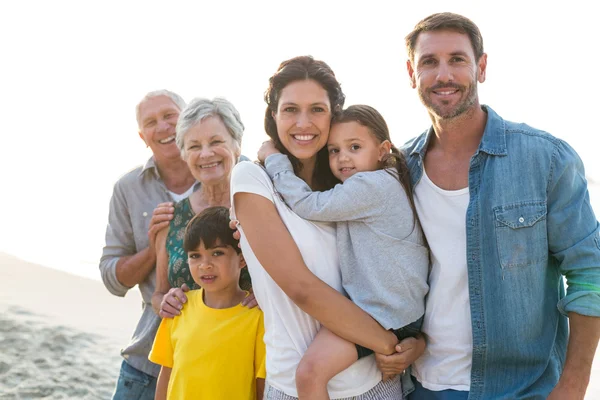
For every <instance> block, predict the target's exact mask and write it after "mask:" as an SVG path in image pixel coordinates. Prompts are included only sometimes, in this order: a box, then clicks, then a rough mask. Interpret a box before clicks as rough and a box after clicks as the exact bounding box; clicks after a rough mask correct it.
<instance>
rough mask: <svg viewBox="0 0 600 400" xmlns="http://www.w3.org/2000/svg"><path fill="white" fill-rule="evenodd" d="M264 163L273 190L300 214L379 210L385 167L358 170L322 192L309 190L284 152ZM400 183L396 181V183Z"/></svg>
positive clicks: (338, 217)
mask: <svg viewBox="0 0 600 400" xmlns="http://www.w3.org/2000/svg"><path fill="white" fill-rule="evenodd" d="M265 167H266V169H267V172H268V174H269V176H270V177H271V179H272V180H273V184H274V186H275V189H276V190H277V192H279V193H280V194H281V195H282V196H283V199H284V200H285V202H286V203H287V204H288V206H290V208H291V209H292V210H293V211H294V212H295V213H296V214H298V215H299V216H300V217H302V218H305V219H310V220H313V221H329V222H336V221H356V220H361V219H364V218H368V217H371V216H372V215H374V214H380V213H381V212H382V211H381V207H380V205H382V204H386V205H387V202H383V201H381V200H383V197H384V196H385V187H387V185H389V182H390V181H389V179H390V178H391V179H394V178H393V177H392V176H390V175H389V174H388V173H387V172H386V171H383V170H379V171H373V172H359V173H357V174H355V175H353V176H352V177H350V178H348V179H347V180H346V181H345V182H344V183H343V184H338V185H336V186H335V187H334V188H333V189H331V190H327V191H325V192H313V191H312V190H311V188H310V187H309V186H308V185H307V184H306V182H304V181H303V180H302V179H300V178H299V177H298V176H296V174H295V173H294V170H293V167H292V164H291V163H290V161H289V159H288V157H287V156H286V155H284V154H273V155H270V156H269V157H267V159H266V160H265ZM399 184H400V183H398V185H399Z"/></svg>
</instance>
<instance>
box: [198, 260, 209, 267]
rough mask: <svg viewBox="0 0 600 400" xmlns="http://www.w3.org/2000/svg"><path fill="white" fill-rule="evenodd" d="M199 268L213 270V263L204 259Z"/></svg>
mask: <svg viewBox="0 0 600 400" xmlns="http://www.w3.org/2000/svg"><path fill="white" fill-rule="evenodd" d="M198 266H199V267H200V269H201V270H207V269H210V268H212V262H211V261H210V260H206V259H203V260H202V261H200V263H199V264H198Z"/></svg>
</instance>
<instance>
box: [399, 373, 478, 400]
mask: <svg viewBox="0 0 600 400" xmlns="http://www.w3.org/2000/svg"><path fill="white" fill-rule="evenodd" d="M413 382H414V383H415V390H414V392H412V393H411V394H409V395H408V400H467V398H468V397H469V392H464V391H460V390H452V389H447V390H440V391H437V392H436V391H433V390H429V389H425V388H424V387H423V386H421V384H420V383H419V381H418V380H416V379H415V378H413Z"/></svg>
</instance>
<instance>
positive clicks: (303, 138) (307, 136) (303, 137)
mask: <svg viewBox="0 0 600 400" xmlns="http://www.w3.org/2000/svg"><path fill="white" fill-rule="evenodd" d="M316 136H317V135H294V139H296V140H313V139H314V138H315V137H316Z"/></svg>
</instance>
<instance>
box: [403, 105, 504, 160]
mask: <svg viewBox="0 0 600 400" xmlns="http://www.w3.org/2000/svg"><path fill="white" fill-rule="evenodd" d="M481 108H482V109H483V111H485V112H486V113H487V122H486V124H485V130H484V131H483V137H482V138H481V142H480V143H479V148H478V150H477V152H480V151H483V152H485V153H488V154H491V155H497V156H504V155H506V154H507V151H506V122H505V121H504V120H503V119H502V117H500V116H499V115H498V114H496V112H495V111H494V110H492V108H491V107H490V106H487V105H482V106H481ZM434 134H435V131H434V130H433V126H431V127H430V128H429V129H428V130H427V131H426V132H424V134H422V135H421V136H419V138H418V139H417V143H416V145H415V147H414V148H413V150H412V152H411V153H410V154H411V155H413V154H419V155H420V156H421V158H423V157H425V152H426V151H427V146H428V145H429V140H430V139H431V136H432V135H434Z"/></svg>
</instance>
